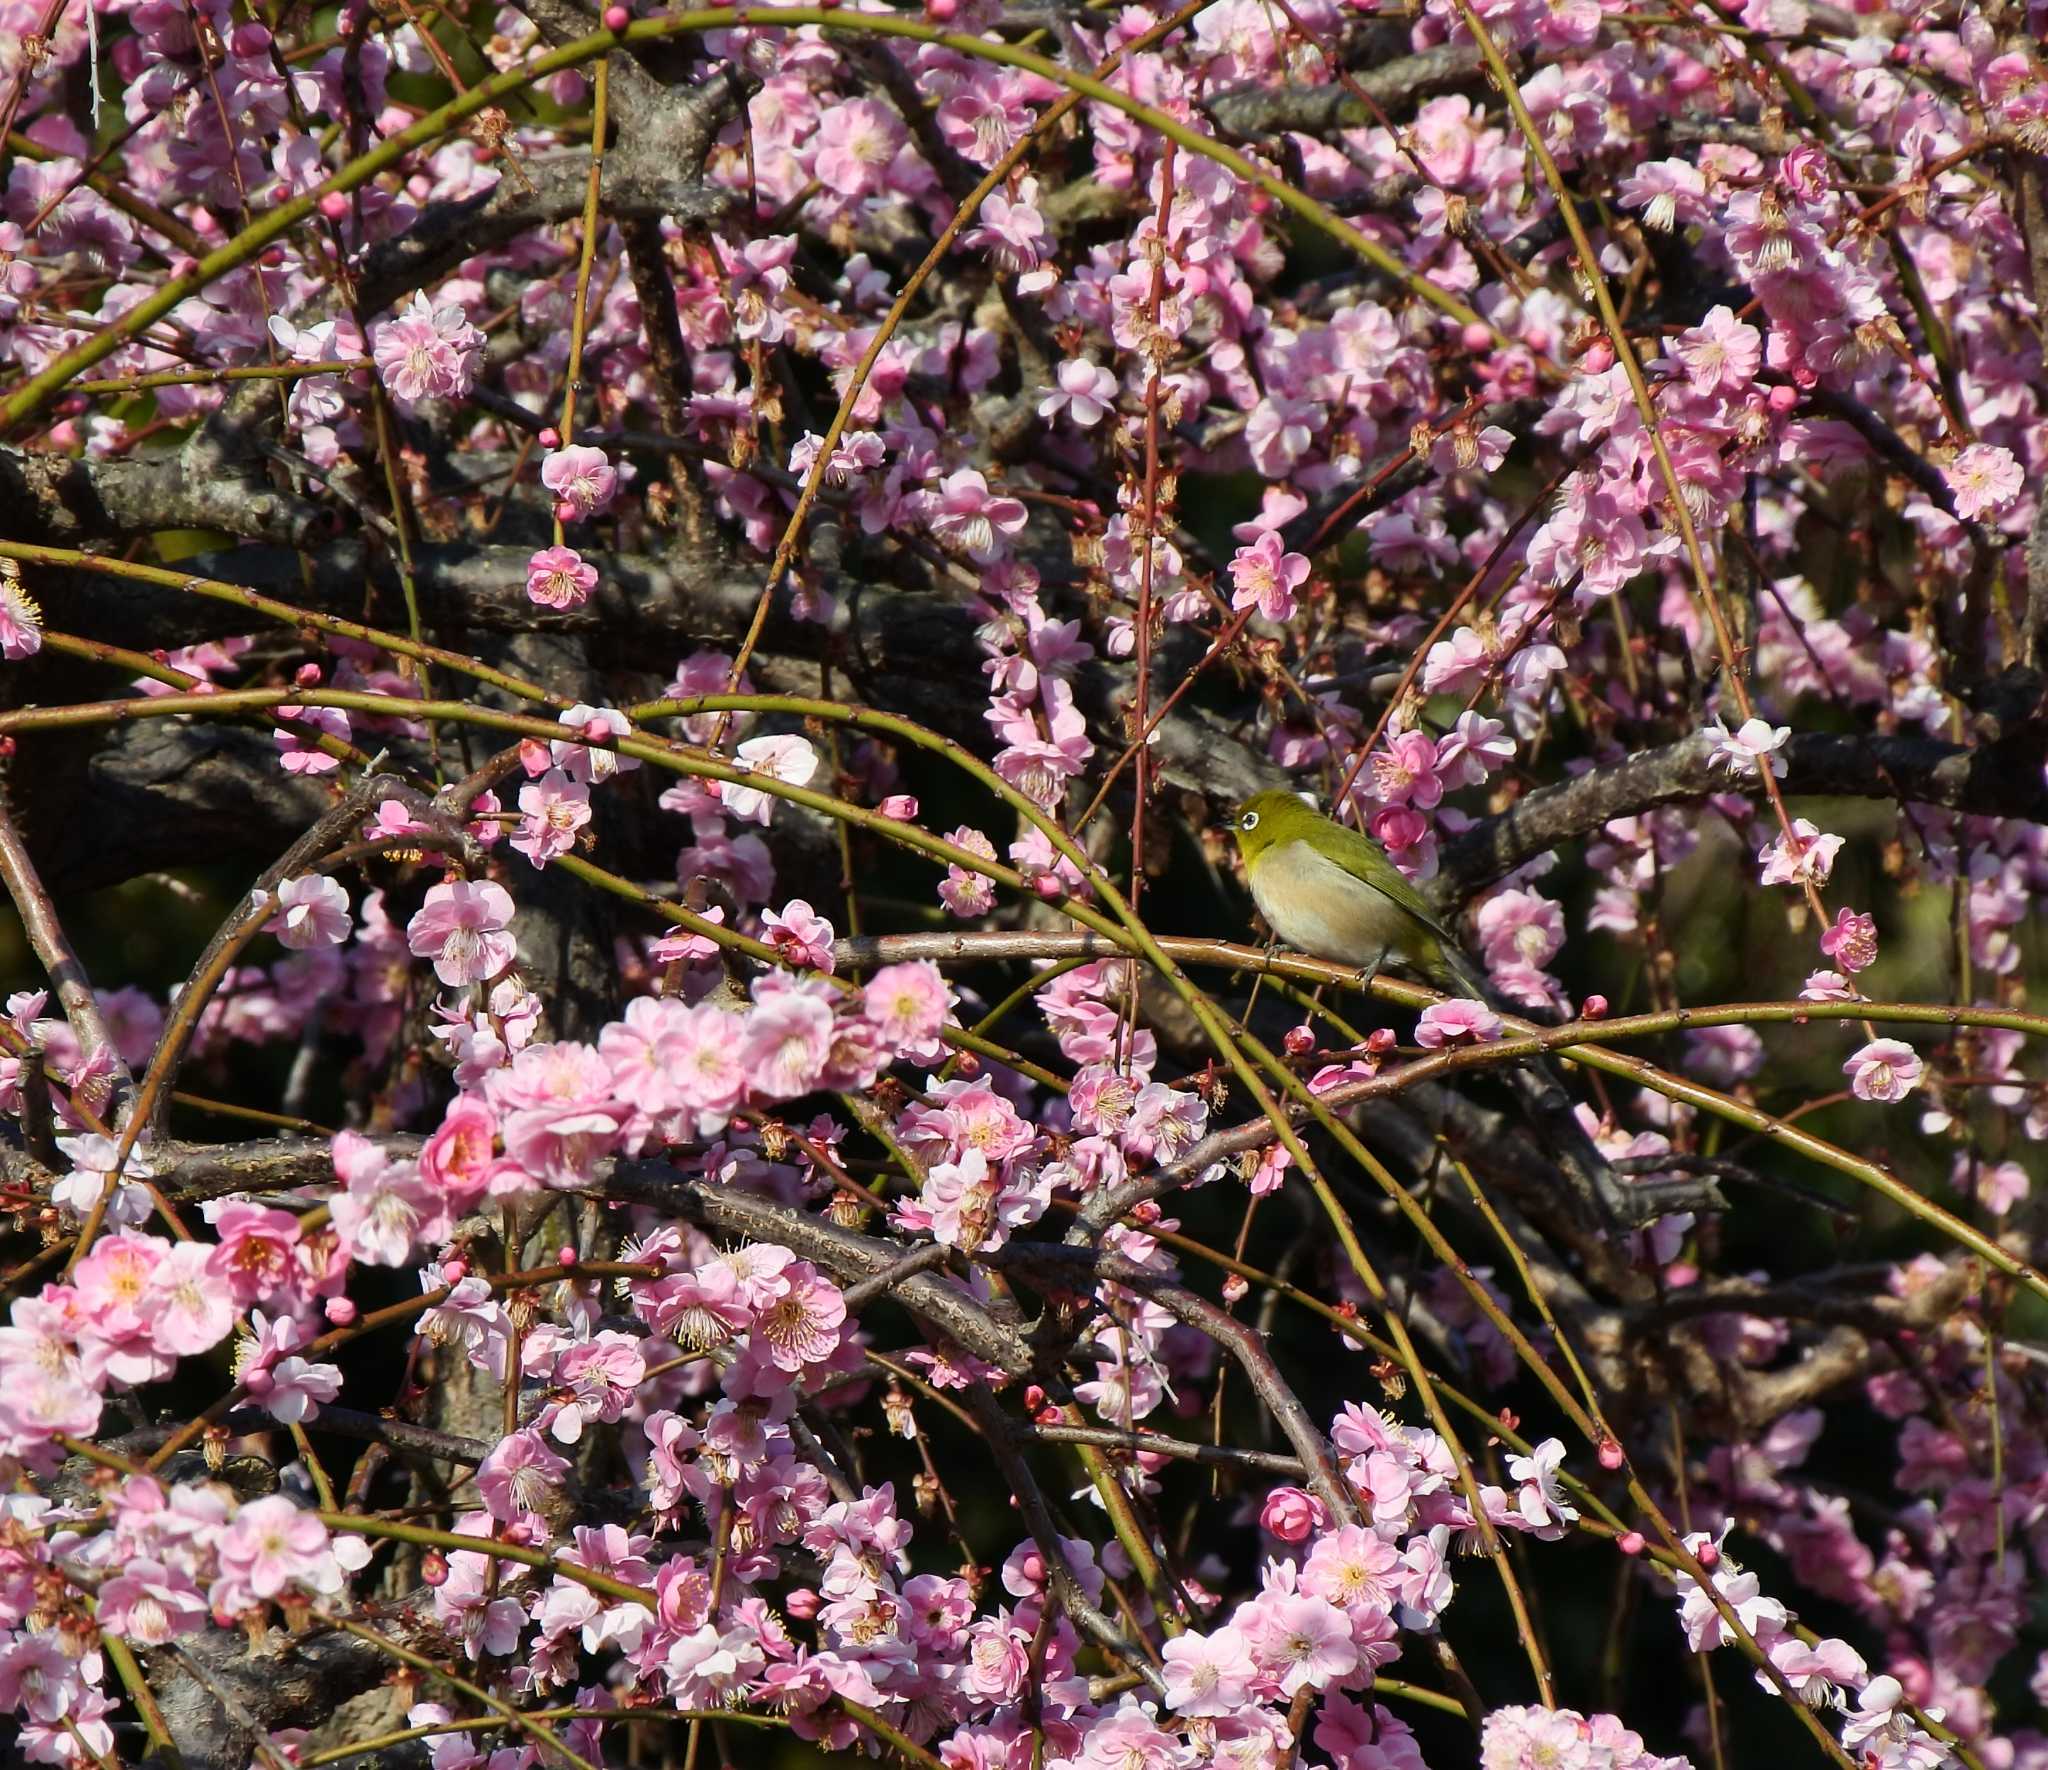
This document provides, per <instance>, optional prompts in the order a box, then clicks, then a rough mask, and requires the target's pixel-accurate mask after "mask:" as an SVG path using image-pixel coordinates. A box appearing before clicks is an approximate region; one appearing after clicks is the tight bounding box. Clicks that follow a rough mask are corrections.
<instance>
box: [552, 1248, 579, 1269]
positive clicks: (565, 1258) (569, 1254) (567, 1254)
mask: <svg viewBox="0 0 2048 1770" xmlns="http://www.w3.org/2000/svg"><path fill="white" fill-rule="evenodd" d="M555 1264H556V1265H558V1266H574V1265H575V1264H576V1250H575V1249H574V1248H564V1249H562V1251H561V1252H560V1253H558V1254H557V1255H556V1256H555Z"/></svg>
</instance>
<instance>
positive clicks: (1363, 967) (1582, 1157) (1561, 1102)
mask: <svg viewBox="0 0 2048 1770" xmlns="http://www.w3.org/2000/svg"><path fill="white" fill-rule="evenodd" d="M1233 828H1234V830H1235V833H1236V836H1237V846H1238V851H1239V852H1240V853H1241V854H1242V855H1243V856H1244V870H1245V878H1246V879H1247V881H1248V882H1249V883H1250V885H1251V889H1252V900H1253V901H1254V902H1255V903H1256V904H1257V905H1258V906H1259V914H1260V915H1262V916H1264V917H1265V918H1266V924H1267V926H1268V927H1270V928H1271V929H1272V930H1273V932H1274V934H1275V935H1277V936H1278V937H1279V938H1280V940H1281V941H1282V942H1284V943H1285V944H1286V945H1288V946H1290V947H1293V948H1294V949H1295V950H1296V951H1297V952H1303V953H1307V954H1309V955H1310V956H1311V957H1312V958H1317V959H1334V960H1336V961H1337V962H1338V963H1340V964H1345V965H1356V966H1357V967H1358V968H1359V969H1360V971H1362V972H1363V973H1364V974H1365V975H1366V976H1367V977H1372V976H1374V975H1376V974H1377V973H1378V971H1379V969H1380V967H1381V966H1382V965H1384V964H1388V963H1393V964H1396V965H1399V966H1401V967H1402V968H1403V969H1405V970H1408V971H1411V972H1413V973H1415V975H1417V976H1418V977H1421V978H1423V979H1425V980H1426V981H1428V982H1430V983H1432V984H1434V985H1436V987H1437V988H1439V989H1441V990H1444V991H1446V992H1447V993H1450V994H1455V995H1468V996H1473V997H1476V998H1477V999H1479V1000H1481V1001H1484V1000H1486V999H1487V997H1488V995H1489V993H1490V992H1489V991H1488V989H1487V987H1486V983H1485V980H1484V978H1483V976H1482V974H1481V973H1480V970H1479V968H1478V966H1476V965H1475V964H1473V962H1472V961H1471V959H1470V958H1468V957H1467V956H1466V954H1465V951H1464V949H1463V948H1462V947H1461V946H1460V945H1459V944H1458V937H1457V936H1456V935H1455V934H1453V933H1452V932H1451V931H1450V930H1449V929H1448V928H1446V927H1445V926H1444V925H1443V923H1442V922H1440V921H1438V920H1437V918H1436V915H1435V914H1434V912H1433V911H1432V910H1431V909H1430V907H1429V904H1428V902H1427V900H1426V899H1425V898H1424V897H1423V895H1422V893H1421V892H1419V891H1417V890H1416V889H1415V887H1414V886H1413V885H1411V884H1409V883H1408V880H1407V878H1406V876H1405V875H1403V873H1402V872H1401V870H1400V868H1399V867H1397V866H1395V865H1394V863H1393V862H1392V861H1391V860H1389V859H1388V858H1387V852H1386V850H1385V849H1383V848H1382V847H1381V846H1380V845H1379V844H1378V843H1377V842H1375V841H1374V840H1373V839H1372V838H1371V837H1370V836H1367V835H1363V834H1361V833H1360V832H1359V831H1357V830H1352V829H1346V828H1345V826H1344V825H1342V824H1340V823H1337V822H1335V821H1334V820H1332V819H1330V818H1327V817H1325V816H1323V814H1322V813H1321V812H1319V811H1317V810H1315V809H1314V808H1313V807H1311V806H1309V805H1306V804H1304V803H1303V802H1302V801H1301V800H1300V799H1297V798H1296V797H1295V796H1294V795H1293V794H1292V793H1288V792H1282V791H1278V790H1275V791H1271V792H1265V793H1254V794H1253V795H1252V796H1251V797H1250V798H1249V799H1247V800H1246V801H1245V802H1244V803H1243V804H1242V805H1240V806H1239V807H1238V808H1237V817H1236V820H1235V822H1234V825H1233ZM1504 1079H1505V1080H1506V1081H1507V1083H1508V1085H1509V1086H1510V1087H1511V1088H1512V1089H1513V1090H1514V1092H1515V1093H1516V1095H1517V1096H1519V1098H1520V1099H1521V1101H1522V1104H1523V1107H1524V1109H1525V1110H1526V1111H1527V1112H1528V1114H1529V1116H1530V1118H1531V1119H1532V1120H1533V1121H1534V1123H1535V1125H1536V1127H1537V1129H1538V1131H1539V1133H1540V1135H1541V1136H1542V1140H1543V1143H1544V1145H1545V1147H1546V1149H1547V1150H1548V1152H1549V1154H1550V1157H1551V1159H1552V1160H1553V1161H1554V1162H1556V1164H1557V1165H1558V1167H1559V1168H1560V1169H1561V1170H1562V1171H1563V1172H1564V1174H1565V1176H1566V1178H1567V1179H1568V1180H1570V1181H1571V1182H1572V1186H1573V1190H1574V1191H1575V1192H1576V1193H1577V1194H1578V1196H1579V1197H1580V1199H1581V1201H1582V1202H1583V1203H1584V1204H1586V1205H1587V1206H1588V1207H1590V1208H1591V1209H1592V1211H1593V1212H1594V1213H1595V1214H1596V1215H1597V1217H1598V1218H1599V1219H1600V1220H1601V1221H1603V1222H1604V1223H1608V1224H1620V1223H1626V1222H1628V1221H1629V1220H1630V1219H1631V1217H1632V1216H1633V1215H1634V1213H1632V1212H1631V1211H1630V1210H1629V1201H1628V1196H1627V1194H1628V1188H1627V1187H1626V1186H1624V1185H1623V1183H1622V1181H1621V1180H1620V1178H1619V1177H1618V1176H1617V1175H1616V1174H1615V1172H1614V1170H1613V1168H1612V1167H1610V1166H1609V1165H1608V1162H1607V1158H1606V1157H1605V1156H1604V1155H1602V1154H1601V1153H1600V1151H1599V1149H1598V1148H1597V1147H1596V1146H1595V1144H1594V1142H1593V1139H1592V1138H1591V1137H1590V1136H1588V1135H1587V1134H1586V1129H1585V1126H1583V1125H1582V1124H1581V1123H1580V1122H1579V1117H1578V1114H1577V1113H1576V1112H1575V1111H1574V1110H1573V1108H1572V1102H1571V1096H1570V1094H1569V1093H1567V1092H1566V1090H1565V1086H1564V1082H1563V1079H1562V1078H1561V1077H1560V1076H1559V1075H1558V1072H1557V1069H1556V1067H1555V1066H1554V1065H1553V1064H1551V1063H1550V1062H1549V1061H1548V1060H1547V1059H1544V1058H1537V1059H1535V1060H1534V1061H1532V1062H1527V1063H1518V1064H1515V1065H1512V1066H1511V1067H1509V1068H1508V1069H1507V1070H1506V1071H1505V1072H1504Z"/></svg>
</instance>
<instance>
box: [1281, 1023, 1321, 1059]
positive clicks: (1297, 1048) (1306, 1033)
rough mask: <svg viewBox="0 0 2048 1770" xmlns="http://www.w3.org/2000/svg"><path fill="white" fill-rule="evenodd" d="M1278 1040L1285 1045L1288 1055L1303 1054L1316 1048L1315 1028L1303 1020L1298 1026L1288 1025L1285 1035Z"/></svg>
mask: <svg viewBox="0 0 2048 1770" xmlns="http://www.w3.org/2000/svg"><path fill="white" fill-rule="evenodd" d="M1280 1042H1281V1044H1283V1045H1285V1046H1286V1047H1287V1055H1288V1056H1290V1057H1302V1056H1305V1055H1307V1053H1309V1052H1310V1051H1313V1050H1314V1049H1315V1048H1316V1035H1315V1029H1314V1028H1313V1027H1311V1026H1310V1025H1309V1024H1308V1022H1307V1021H1303V1022H1302V1023H1301V1025H1299V1026H1290V1027H1289V1028H1288V1029H1287V1036H1286V1037H1285V1038H1284V1039H1282V1040H1281V1041H1280Z"/></svg>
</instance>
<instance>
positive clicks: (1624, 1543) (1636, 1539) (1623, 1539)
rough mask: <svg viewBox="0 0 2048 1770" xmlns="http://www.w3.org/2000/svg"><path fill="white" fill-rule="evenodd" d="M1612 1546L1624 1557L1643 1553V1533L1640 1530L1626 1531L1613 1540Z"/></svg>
mask: <svg viewBox="0 0 2048 1770" xmlns="http://www.w3.org/2000/svg"><path fill="white" fill-rule="evenodd" d="M1614 1546H1615V1547H1616V1548H1617V1549H1619V1550H1620V1551H1621V1552H1622V1553H1623V1554H1624V1555H1640V1554H1641V1553H1642V1552H1643V1547H1644V1545H1643V1533H1642V1532H1641V1531H1640V1530H1626V1531H1623V1532H1622V1534H1621V1535H1620V1536H1618V1537H1616V1538H1615V1539H1614Z"/></svg>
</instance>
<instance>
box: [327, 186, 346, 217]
mask: <svg viewBox="0 0 2048 1770" xmlns="http://www.w3.org/2000/svg"><path fill="white" fill-rule="evenodd" d="M320 213H321V214H322V215H324V216H326V217H327V219H328V220H329V221H346V220H347V219H348V198H347V197H346V196H345V195H344V194H343V193H342V192H340V191H329V192H328V193H327V194H326V196H324V197H322V198H321V199H320Z"/></svg>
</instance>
